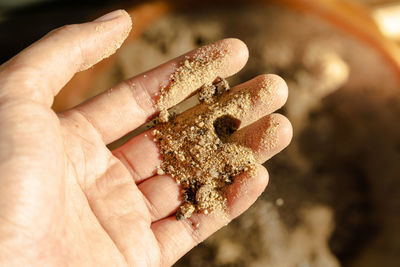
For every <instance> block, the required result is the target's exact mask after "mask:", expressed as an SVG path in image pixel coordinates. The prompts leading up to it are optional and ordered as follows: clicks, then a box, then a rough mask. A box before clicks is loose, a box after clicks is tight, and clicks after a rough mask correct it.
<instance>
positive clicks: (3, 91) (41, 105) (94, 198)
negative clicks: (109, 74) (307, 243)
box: [0, 10, 292, 266]
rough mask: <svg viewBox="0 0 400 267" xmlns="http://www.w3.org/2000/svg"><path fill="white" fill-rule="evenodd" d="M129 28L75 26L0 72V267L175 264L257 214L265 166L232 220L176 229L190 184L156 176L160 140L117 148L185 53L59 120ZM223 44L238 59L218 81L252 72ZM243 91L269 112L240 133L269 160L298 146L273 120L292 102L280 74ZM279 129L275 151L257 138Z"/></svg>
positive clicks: (236, 49) (212, 218) (111, 21)
mask: <svg viewBox="0 0 400 267" xmlns="http://www.w3.org/2000/svg"><path fill="white" fill-rule="evenodd" d="M106 19H107V20H106ZM130 27H131V20H130V18H129V15H128V14H127V13H126V12H124V11H121V10H119V11H115V12H112V13H110V14H108V15H107V17H102V19H100V20H99V19H98V20H95V21H93V22H89V23H85V24H80V25H69V26H65V27H62V28H60V29H57V30H55V31H52V32H50V33H49V34H48V35H46V36H45V37H44V38H42V39H41V40H39V41H38V42H37V43H35V44H33V45H32V46H30V47H28V48H27V49H25V50H24V51H22V52H21V53H20V54H18V55H17V56H15V57H14V58H12V59H11V60H10V61H8V62H6V63H5V64H3V65H2V66H0V129H1V131H0V174H1V178H0V210H1V215H0V264H2V265H4V266H15V265H18V266H24V265H29V266H49V265H51V266H56V265H57V266H61V265H71V266H124V265H135V266H136V265H137V266H146V265H147V266H159V265H160V266H168V265H171V264H173V263H174V262H175V261H176V260H178V259H179V258H180V257H181V256H182V255H184V254H185V253H186V252H187V251H188V250H190V249H191V248H192V247H193V246H195V245H196V244H198V243H199V242H201V241H202V240H204V239H205V238H207V237H208V236H209V235H210V234H212V233H213V232H215V231H216V230H218V229H219V228H221V227H222V226H224V225H226V224H227V223H228V222H229V221H230V220H232V219H233V218H235V217H236V216H238V215H239V214H241V213H242V212H243V211H244V210H246V209H247V208H248V207H249V206H250V205H251V204H252V203H253V202H254V201H255V200H256V198H257V197H258V196H259V195H260V194H261V193H262V192H263V190H264V188H265V186H266V185H267V181H268V174H267V171H266V170H265V169H264V168H263V167H262V166H261V165H259V166H258V167H257V170H256V175H254V176H253V177H248V175H247V174H246V173H243V174H242V175H240V176H239V177H237V179H235V182H234V183H233V184H232V185H231V186H230V188H229V189H228V192H227V194H228V211H227V212H228V214H227V216H218V214H210V215H204V214H194V215H193V216H192V219H191V220H190V221H189V220H182V221H177V220H176V219H175V217H174V216H173V214H174V212H175V211H176V209H177V207H178V206H179V205H180V198H179V187H178V185H177V184H176V183H175V181H174V180H173V179H172V178H170V177H169V176H166V175H156V169H157V167H158V166H159V165H160V163H161V160H160V155H159V151H158V147H157V145H156V144H155V143H154V141H153V138H152V137H151V133H144V134H141V135H139V136H137V137H134V138H133V139H131V140H130V141H129V142H128V143H126V144H125V145H123V146H122V147H120V148H118V149H116V150H115V151H110V150H109V149H107V147H106V145H107V144H109V143H110V142H112V141H114V140H116V139H118V138H120V137H122V136H124V135H125V134H126V133H128V132H130V131H132V130H133V129H135V128H136V127H138V126H140V125H141V124H142V123H144V122H145V121H146V120H148V119H149V118H150V117H151V116H154V115H155V114H156V113H157V108H156V105H155V101H154V99H156V97H157V95H158V93H159V90H160V87H161V85H164V84H165V83H166V82H168V79H169V75H170V74H171V73H172V72H173V71H174V68H175V67H176V65H177V63H179V62H181V61H182V60H183V59H184V56H182V57H179V58H177V59H174V60H172V61H170V62H168V63H166V64H163V65H161V66H159V67H157V68H155V69H153V70H151V71H148V72H147V73H145V74H144V75H139V76H137V77H134V78H132V79H130V80H127V81H124V82H122V83H121V84H119V85H117V86H116V87H115V88H113V89H110V90H109V91H107V92H105V93H103V94H101V95H99V96H97V97H95V98H93V99H91V100H89V101H87V102H85V103H83V104H81V105H79V106H77V107H75V108H73V109H71V110H68V111H65V112H62V113H60V114H56V113H55V112H53V111H52V109H51V108H50V107H51V104H52V101H53V98H54V96H55V95H56V94H57V93H58V92H59V91H60V90H61V88H62V87H63V86H64V85H65V84H66V83H67V82H68V81H69V80H70V79H71V78H72V76H73V75H74V74H75V73H76V72H78V71H81V70H84V69H87V68H89V67H91V66H92V65H94V64H96V63H97V62H99V61H100V60H101V59H103V58H104V57H106V56H108V55H110V54H112V53H114V52H115V50H116V49H117V48H118V47H119V46H120V44H121V43H122V42H123V40H124V39H125V38H126V36H127V33H128V32H129V30H130ZM221 43H225V44H229V46H230V47H231V50H230V52H229V53H227V54H226V56H224V58H223V60H224V61H225V62H226V63H227V64H225V65H226V66H228V67H226V68H221V69H218V70H217V75H218V76H221V77H227V76H230V75H232V74H234V73H236V72H237V71H239V70H240V69H241V68H242V67H243V66H244V64H245V63H246V61H247V58H248V52H247V48H246V46H245V45H244V44H243V43H242V42H240V41H239V40H236V39H227V40H222V41H220V42H219V43H218V44H221ZM216 45H217V44H213V45H211V46H216ZM190 54H193V52H190V53H189V54H188V55H190ZM244 85H245V86H247V87H249V88H251V90H255V91H257V90H262V89H263V88H264V89H265V87H268V88H269V89H270V90H268V92H269V95H268V96H267V97H268V99H269V101H267V102H266V103H267V104H263V105H261V104H260V103H259V104H255V105H256V106H254V109H255V110H258V111H262V112H261V113H260V112H257V114H259V115H258V117H257V118H256V119H257V120H258V119H259V120H258V121H257V122H255V123H254V124H251V125H250V126H248V127H246V128H243V130H242V131H240V130H239V132H238V134H237V138H238V142H242V143H243V144H245V145H246V146H248V147H250V148H251V149H252V150H253V151H254V152H255V155H256V159H257V161H258V162H259V163H262V162H263V161H265V160H267V159H268V158H270V157H271V156H273V155H274V154H276V153H277V152H279V151H280V150H282V149H283V148H284V147H286V146H287V145H288V143H289V142H290V139H291V136H292V130H291V126H290V123H289V122H288V121H287V119H286V118H284V117H283V116H281V115H277V114H273V115H268V116H267V114H269V113H271V112H273V111H274V110H276V109H278V108H279V107H280V106H282V105H283V103H284V102H285V101H286V97H287V88H286V85H285V84H284V82H283V81H282V80H281V79H280V78H277V77H276V76H259V77H257V78H255V79H253V80H251V81H249V82H247V83H245V84H244ZM244 85H239V87H243V86H244ZM191 89H192V90H195V89H196V88H191ZM233 90H234V89H233ZM260 114H262V116H261V115H260ZM264 116H265V117H264ZM261 117H262V118H261ZM243 119H244V121H246V118H243ZM254 119H255V118H253V119H251V120H250V119H249V120H247V122H248V123H252V122H253V121H254ZM271 122H274V123H275V124H274V125H278V127H277V128H276V131H275V133H274V134H271V135H270V136H269V137H268V138H270V139H271V140H269V144H272V145H270V146H262V145H260V142H261V140H260V139H259V138H257V136H256V137H255V138H254V136H252V137H251V138H250V136H249V133H250V132H251V131H254V130H255V129H256V130H257V131H258V132H261V133H262V132H265V131H268V128H269V125H271ZM193 221H195V222H196V224H197V223H198V227H194V226H193Z"/></svg>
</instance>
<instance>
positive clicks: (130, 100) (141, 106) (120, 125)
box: [67, 39, 248, 143]
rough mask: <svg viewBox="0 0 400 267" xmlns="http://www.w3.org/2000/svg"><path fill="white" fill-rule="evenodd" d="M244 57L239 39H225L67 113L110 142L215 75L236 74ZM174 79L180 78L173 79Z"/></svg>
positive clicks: (141, 76)
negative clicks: (78, 118)
mask: <svg viewBox="0 0 400 267" xmlns="http://www.w3.org/2000/svg"><path fill="white" fill-rule="evenodd" d="M247 59H248V50H247V47H246V45H245V44H244V43H243V42H242V41H240V40H238V39H224V40H221V41H218V42H216V43H213V44H211V45H207V46H204V47H201V48H199V49H196V50H194V51H191V52H189V53H187V54H185V55H182V56H180V57H178V58H176V59H173V60H171V61H169V62H167V63H165V64H163V65H161V66H159V67H157V68H155V69H153V70H150V71H148V72H146V73H144V74H141V75H138V76H136V77H133V78H131V79H129V80H126V81H124V82H122V83H120V84H119V85H117V86H116V87H115V88H112V89H110V90H108V91H106V92H104V93H103V94H100V95H98V96H96V97H95V98H93V99H91V100H89V101H87V102H85V103H83V104H82V105H80V106H78V107H76V108H74V109H73V110H71V111H68V113H69V114H70V115H74V114H75V113H79V116H83V117H84V118H85V120H87V121H89V122H90V123H91V124H92V126H93V127H94V128H95V129H96V130H97V131H98V132H99V134H100V135H101V136H102V138H103V140H104V142H105V143H110V142H112V141H114V140H116V139H118V138H120V137H122V136H124V135H125V134H127V133H129V132H130V131H132V130H134V129H135V128H136V127H138V126H140V125H141V124H143V123H144V122H146V121H147V120H148V119H149V118H150V117H151V116H153V115H155V114H156V113H157V112H158V111H159V110H160V109H167V108H169V107H171V106H174V105H175V104H177V103H179V102H181V101H182V100H184V99H185V98H186V97H188V96H189V95H190V94H191V93H192V92H194V91H195V90H196V89H198V88H199V87H200V86H201V85H203V84H207V83H211V82H212V81H213V80H214V79H215V78H216V77H217V76H220V77H228V76H231V75H233V74H235V73H236V72H238V71H239V70H240V69H242V68H243V66H244V65H245V64H246V62H247ZM199 62H200V63H201V64H200V63H199ZM188 64H189V66H186V67H185V65H188ZM179 68H183V69H184V70H186V72H182V71H179V70H180V69H179ZM176 79H180V82H179V83H174V80H176ZM173 84H175V85H173ZM167 85H168V86H170V88H168V93H167V94H163V95H162V96H160V93H161V89H162V88H163V87H165V86H167ZM173 86H174V87H173ZM159 98H160V101H158V105H157V100H158V99H159ZM67 115H68V114H67Z"/></svg>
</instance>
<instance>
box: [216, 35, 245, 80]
mask: <svg viewBox="0 0 400 267" xmlns="http://www.w3.org/2000/svg"><path fill="white" fill-rule="evenodd" d="M213 46H215V47H218V49H220V50H222V51H224V52H225V54H224V55H223V57H224V58H223V61H224V63H225V64H224V65H225V66H224V68H222V69H221V71H222V73H221V76H222V77H224V78H226V77H229V76H232V75H233V74H235V73H237V72H239V71H240V70H241V69H242V68H243V67H244V66H245V65H246V63H247V60H248V58H249V50H248V48H247V46H246V44H245V43H244V42H243V41H241V40H239V39H236V38H226V39H222V40H219V41H217V42H216V43H215V44H214V45H213Z"/></svg>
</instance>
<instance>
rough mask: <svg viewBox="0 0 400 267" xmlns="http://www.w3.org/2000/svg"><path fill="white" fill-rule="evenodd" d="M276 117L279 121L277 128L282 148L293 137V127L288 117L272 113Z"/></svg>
mask: <svg viewBox="0 0 400 267" xmlns="http://www.w3.org/2000/svg"><path fill="white" fill-rule="evenodd" d="M274 115H275V116H276V117H277V118H279V121H280V128H279V130H278V131H279V133H280V134H279V138H280V140H281V146H282V149H281V150H283V149H284V148H286V147H287V146H288V145H289V144H290V142H291V141H292V138H293V127H292V123H291V122H290V121H289V119H288V118H286V117H285V116H283V115H281V114H274Z"/></svg>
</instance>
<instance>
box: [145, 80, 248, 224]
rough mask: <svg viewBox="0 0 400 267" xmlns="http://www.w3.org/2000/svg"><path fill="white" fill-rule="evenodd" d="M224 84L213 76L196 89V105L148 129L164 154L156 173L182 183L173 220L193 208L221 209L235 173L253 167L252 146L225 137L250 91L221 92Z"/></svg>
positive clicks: (244, 107)
mask: <svg viewBox="0 0 400 267" xmlns="http://www.w3.org/2000/svg"><path fill="white" fill-rule="evenodd" d="M228 89H229V85H227V82H226V81H225V80H223V79H220V78H217V79H216V80H215V82H214V83H213V84H211V85H205V86H203V87H202V88H201V89H200V90H207V94H199V95H200V96H199V98H200V101H201V102H202V103H201V104H199V105H198V106H197V107H194V108H192V109H189V110H187V111H185V112H184V113H182V114H180V115H178V116H176V117H171V118H170V119H169V121H168V122H164V123H160V124H158V125H157V126H156V129H155V130H154V131H153V134H154V137H155V140H156V141H157V142H158V144H159V146H160V151H161V154H162V158H163V162H162V164H161V167H160V170H159V173H167V174H169V175H171V176H172V177H174V178H175V180H176V182H177V183H178V184H180V185H181V186H182V188H183V191H182V201H183V204H182V205H181V206H180V208H179V209H178V211H177V213H176V218H177V219H178V220H181V219H185V218H189V217H190V216H191V215H192V213H193V212H202V213H204V214H208V213H209V212H212V211H216V210H220V211H224V210H225V208H226V196H225V191H226V188H227V186H228V185H230V184H232V183H233V180H234V178H235V177H236V176H237V175H239V174H241V173H243V172H244V171H251V170H254V169H255V168H254V167H255V159H254V156H253V153H252V151H251V150H250V149H249V148H247V147H244V146H241V145H238V144H236V143H233V142H231V141H230V139H229V137H230V136H231V135H232V134H233V133H234V132H235V131H236V130H237V129H238V128H239V126H240V119H239V118H240V117H242V116H243V115H244V114H245V113H246V112H247V111H249V109H250V106H251V95H250V93H248V92H246V91H245V90H236V91H235V92H232V91H230V92H226V93H225V94H222V92H224V91H227V90H228Z"/></svg>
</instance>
